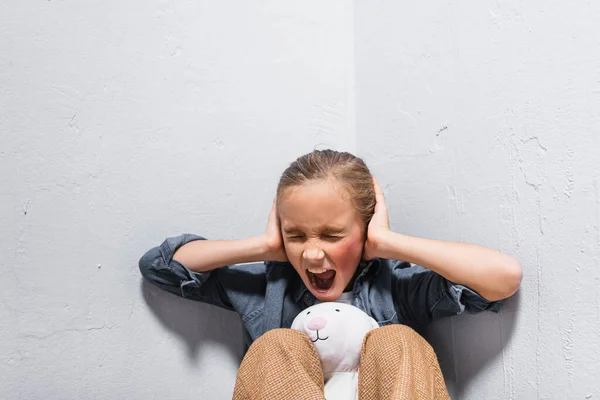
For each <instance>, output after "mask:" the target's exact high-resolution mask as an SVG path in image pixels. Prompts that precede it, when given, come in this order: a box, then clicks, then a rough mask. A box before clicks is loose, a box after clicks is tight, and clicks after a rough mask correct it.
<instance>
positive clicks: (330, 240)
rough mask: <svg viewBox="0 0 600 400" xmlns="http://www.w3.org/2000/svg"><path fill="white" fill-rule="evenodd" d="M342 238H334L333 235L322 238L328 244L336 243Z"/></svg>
mask: <svg viewBox="0 0 600 400" xmlns="http://www.w3.org/2000/svg"><path fill="white" fill-rule="evenodd" d="M342 238H343V236H334V235H325V236H323V239H324V240H327V241H328V242H336V241H338V240H340V239H342Z"/></svg>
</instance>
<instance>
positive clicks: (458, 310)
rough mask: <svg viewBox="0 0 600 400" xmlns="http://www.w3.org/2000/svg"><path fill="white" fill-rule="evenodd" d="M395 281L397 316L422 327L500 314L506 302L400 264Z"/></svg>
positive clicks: (421, 268)
mask: <svg viewBox="0 0 600 400" xmlns="http://www.w3.org/2000/svg"><path fill="white" fill-rule="evenodd" d="M392 279H393V282H392V290H393V299H394V306H395V308H396V310H397V312H399V313H401V314H402V315H404V316H405V317H406V318H408V319H409V320H410V321H411V322H412V324H414V325H415V326H419V327H424V326H426V325H427V324H429V323H430V322H432V321H434V320H436V319H439V318H443V317H448V316H452V315H458V314H462V313H464V312H467V313H469V314H476V313H479V312H482V311H494V312H498V311H499V310H500V307H501V306H502V300H500V301H493V302H492V301H489V300H487V299H485V298H484V297H482V296H480V295H479V294H478V293H476V292H475V291H474V290H472V289H470V288H468V287H466V286H463V285H458V284H455V283H452V282H450V281H449V280H447V279H446V278H444V277H443V276H441V275H439V274H437V273H435V272H433V271H431V270H428V269H426V268H423V267H421V266H418V265H414V264H410V263H406V262H401V261H398V262H397V264H396V266H395V268H394V270H393V275H392Z"/></svg>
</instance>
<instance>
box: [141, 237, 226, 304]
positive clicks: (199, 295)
mask: <svg viewBox="0 0 600 400" xmlns="http://www.w3.org/2000/svg"><path fill="white" fill-rule="evenodd" d="M194 240H204V238H203V237H201V236H197V235H191V234H183V235H181V236H177V237H171V238H167V239H166V240H165V241H164V242H163V243H162V244H161V245H160V246H157V247H154V248H152V249H150V250H148V251H147V252H146V254H144V255H143V256H142V258H141V259H140V261H139V267H140V272H141V273H142V276H143V277H144V278H146V279H147V280H148V281H150V282H151V283H153V284H154V285H156V286H158V287H160V288H162V289H164V290H166V291H168V292H171V293H174V294H176V295H178V296H181V297H184V298H186V299H191V300H197V301H202V302H204V303H209V304H213V305H216V306H219V307H223V308H226V309H228V310H231V309H232V305H231V302H230V299H229V297H228V295H227V294H226V291H225V290H224V288H223V286H222V285H221V283H220V279H219V275H220V269H215V270H213V271H210V272H194V271H191V270H189V269H187V268H186V267H185V266H184V265H183V264H181V263H179V262H178V261H175V260H173V254H175V251H176V250H177V249H178V248H179V247H181V246H183V245H184V244H186V243H189V242H191V241H194Z"/></svg>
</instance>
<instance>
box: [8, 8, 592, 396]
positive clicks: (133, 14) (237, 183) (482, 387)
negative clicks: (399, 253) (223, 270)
mask: <svg viewBox="0 0 600 400" xmlns="http://www.w3.org/2000/svg"><path fill="white" fill-rule="evenodd" d="M535 3H537V4H534V5H531V4H523V3H521V2H503V3H501V4H500V3H490V4H484V3H481V2H474V1H468V2H462V3H460V4H455V3H454V2H428V3H426V5H425V3H424V5H414V4H404V5H400V4H396V2H391V1H386V2H371V3H366V2H355V3H354V4H352V3H348V2H344V1H341V0H340V1H333V0H332V1H297V2H296V1H294V2H292V1H288V2H281V1H270V2H261V3H260V4H255V3H253V4H252V5H250V3H247V2H208V1H203V2H186V3H181V2H164V1H143V2H142V1H135V2H129V3H127V4H126V5H125V4H124V3H123V2H116V1H104V2H97V3H91V2H76V1H72V0H64V1H48V2H40V3H38V4H35V5H33V4H32V3H28V2H23V1H16V0H5V1H2V2H0V49H1V51H0V140H1V142H0V179H1V180H2V186H1V188H0V255H1V257H0V276H1V277H2V279H0V398H2V399H5V398H6V399H17V398H21V399H34V398H42V397H43V398H46V399H80V398H85V399H94V398H97V399H124V398H127V399H146V398H157V399H181V398H192V397H193V398H209V399H225V398H228V397H230V395H231V391H232V388H233V383H234V379H235V369H236V366H237V364H238V363H239V359H240V356H241V351H242V348H241V333H240V329H241V326H240V323H239V321H238V319H237V317H236V316H235V315H234V314H233V313H229V312H226V311H221V310H217V309H215V308H213V307H211V306H207V305H203V304H199V303H195V302H190V301H185V300H182V299H179V298H177V297H175V296H171V295H169V294H166V293H163V292H162V291H160V290H158V289H155V288H154V287H150V286H148V285H147V284H144V283H143V282H142V281H141V278H140V276H139V272H138V270H137V260H138V258H139V256H140V255H141V254H142V253H143V252H144V251H145V250H146V249H147V248H149V247H150V246H152V245H155V244H158V243H160V241H161V240H162V239H163V238H164V237H166V236H169V235H176V234H179V233H181V232H195V233H200V234H203V235H205V236H208V237H211V238H237V237H244V236H249V235H256V234H260V233H261V232H262V230H263V229H264V224H265V220H266V215H267V213H268V210H269V206H270V202H271V199H272V196H273V195H274V191H275V184H276V181H277V178H278V175H279V174H280V173H281V171H282V170H283V168H285V166H286V165H287V163H289V162H290V161H291V160H292V159H293V158H295V157H296V156H298V155H300V154H302V153H304V152H307V151H310V150H311V149H313V148H314V147H315V146H317V147H318V148H326V147H334V148H337V149H341V150H350V151H354V152H356V153H358V154H359V155H361V156H363V157H364V158H365V159H366V160H367V162H368V163H369V165H370V166H371V167H372V169H373V171H374V173H375V174H376V175H377V176H378V178H379V180H380V181H381V182H382V184H383V185H384V186H385V192H386V196H387V201H388V205H389V208H390V213H391V221H392V225H393V228H394V229H395V230H397V231H400V232H404V233H407V234H412V235H418V236H425V237H431V238H438V239H445V240H461V241H469V242H473V243H478V244H482V245H487V246H491V247H494V248H498V249H500V250H503V251H505V252H508V253H510V254H514V255H515V256H517V257H518V258H519V259H520V260H521V262H522V263H523V266H524V268H525V278H524V282H523V288H522V290H521V292H520V293H519V295H518V296H516V297H515V298H514V299H511V301H509V302H508V303H507V305H506V307H505V308H504V310H503V311H502V313H501V314H499V315H493V314H485V315H480V316H477V317H470V316H465V317H459V318H454V319H450V320H446V321H443V322H440V323H438V324H436V325H435V326H434V327H432V330H431V332H429V337H430V339H431V340H432V342H433V343H434V344H435V347H436V350H437V352H438V355H439V357H440V360H441V362H442V366H443V369H444V373H445V376H446V378H447V380H448V384H449V388H450V391H451V393H452V394H453V397H454V398H461V399H480V398H489V399H505V398H506V399H508V398H514V399H529V398H536V397H539V398H569V399H571V398H573V399H574V398H594V397H596V396H600V386H599V384H598V380H597V379H595V378H596V377H597V373H596V375H594V371H596V370H597V367H598V364H599V361H600V360H599V358H600V355H599V354H600V352H599V346H600V337H599V332H600V330H599V325H600V323H599V322H598V321H599V319H600V318H599V317H600V295H599V294H598V293H600V292H599V290H598V289H599V283H600V272H599V271H598V268H597V263H598V259H599V257H600V252H599V250H598V249H599V247H600V205H599V204H600V203H599V202H598V196H599V193H598V182H597V181H598V177H599V168H600V164H599V163H598V162H597V161H595V160H596V159H597V158H598V157H597V154H598V153H599V152H600V113H599V111H600V66H599V65H600V46H599V45H600V34H599V33H598V32H599V31H598V28H597V26H594V24H595V23H596V21H598V20H600V5H598V4H596V3H591V2H577V3H572V4H570V5H566V4H565V5H563V3H561V2H541V1H540V2H535ZM590 396H593V397H590Z"/></svg>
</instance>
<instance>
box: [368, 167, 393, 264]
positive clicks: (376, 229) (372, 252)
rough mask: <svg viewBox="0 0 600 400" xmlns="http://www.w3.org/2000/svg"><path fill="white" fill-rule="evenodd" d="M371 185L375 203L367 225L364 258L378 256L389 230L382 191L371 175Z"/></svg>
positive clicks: (369, 258)
mask: <svg viewBox="0 0 600 400" xmlns="http://www.w3.org/2000/svg"><path fill="white" fill-rule="evenodd" d="M373 186H374V187H375V199H376V201H377V203H376V204H375V213H374V214H373V217H372V218H371V222H369V226H368V227H367V240H366V242H365V246H364V249H363V258H364V259H365V260H372V259H373V258H376V257H380V256H379V251H380V250H381V245H382V243H383V238H384V237H385V236H386V235H387V234H389V233H390V232H391V231H390V220H389V217H388V211H387V206H386V205H385V200H384V199H383V191H382V190H381V187H380V186H379V183H377V179H376V178H375V177H373Z"/></svg>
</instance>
